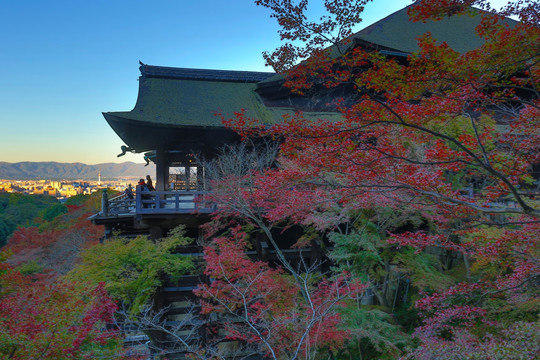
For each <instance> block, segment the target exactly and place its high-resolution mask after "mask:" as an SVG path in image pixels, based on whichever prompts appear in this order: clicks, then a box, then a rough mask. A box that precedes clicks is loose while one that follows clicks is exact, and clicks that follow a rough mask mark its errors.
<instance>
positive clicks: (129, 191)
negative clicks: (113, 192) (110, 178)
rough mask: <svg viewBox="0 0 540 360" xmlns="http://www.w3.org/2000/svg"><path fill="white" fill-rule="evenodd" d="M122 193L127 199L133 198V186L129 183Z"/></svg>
mask: <svg viewBox="0 0 540 360" xmlns="http://www.w3.org/2000/svg"><path fill="white" fill-rule="evenodd" d="M124 193H125V194H126V196H127V198H128V199H129V200H133V186H131V184H129V186H128V187H127V188H126V190H125V191H124Z"/></svg>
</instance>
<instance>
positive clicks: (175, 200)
mask: <svg viewBox="0 0 540 360" xmlns="http://www.w3.org/2000/svg"><path fill="white" fill-rule="evenodd" d="M215 210H216V204H215V203H214V202H212V201H211V200H210V197H209V193H208V192H206V191H176V190H175V191H139V192H137V193H135V194H134V198H133V199H129V198H128V196H127V195H126V194H122V195H119V196H116V197H113V198H111V199H108V198H107V192H106V191H104V192H103V199H102V202H101V212H100V213H99V215H100V216H104V217H108V216H118V215H130V214H132V215H152V214H156V215H157V214H190V213H205V214H209V213H212V212H214V211H215Z"/></svg>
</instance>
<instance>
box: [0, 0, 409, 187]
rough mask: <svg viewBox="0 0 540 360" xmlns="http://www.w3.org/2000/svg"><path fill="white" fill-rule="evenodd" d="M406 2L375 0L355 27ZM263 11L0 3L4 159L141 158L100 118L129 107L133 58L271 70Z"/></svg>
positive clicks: (129, 3)
mask: <svg viewBox="0 0 540 360" xmlns="http://www.w3.org/2000/svg"><path fill="white" fill-rule="evenodd" d="M313 2H314V3H315V4H316V3H322V0H319V1H313ZM410 3H411V1H410V0H375V2H374V3H371V4H369V5H368V7H367V8H366V12H365V13H364V22H363V23H362V24H360V25H359V27H358V29H360V28H362V27H364V26H367V25H369V24H371V23H373V22H374V21H376V20H379V19H381V18H383V17H385V16H386V15H388V14H390V13H392V12H394V11H396V10H399V9H401V8H403V7H404V6H406V5H408V4H410ZM316 5H317V4H316ZM269 15H270V14H269V12H268V10H266V9H264V8H262V7H257V6H255V5H254V3H253V1H252V0H153V1H141V0H91V1H78V0H62V1H60V0H47V1H45V0H3V1H0V33H1V34H2V40H1V41H0V45H1V47H0V70H1V71H2V74H1V75H0V161H7V162H19V161H58V162H83V163H87V164H96V163H103V162H122V161H128V160H129V161H135V162H142V155H126V156H124V157H122V158H117V157H116V154H118V153H119V149H120V146H121V145H123V143H122V141H121V140H120V139H119V138H118V137H117V136H116V134H115V133H114V132H113V131H112V129H111V128H110V127H109V126H108V124H107V123H106V121H105V119H104V118H103V117H102V115H101V112H102V111H128V110H131V109H132V108H133V107H134V105H135V101H136V99H137V90H138V83H137V78H138V76H139V70H138V67H139V65H138V61H139V60H141V61H143V62H144V63H146V64H150V65H161V66H174V67H191V68H207V69H226V70H252V71H271V69H269V68H265V67H264V62H263V60H262V56H261V52H262V51H265V50H273V49H274V48H276V47H277V46H278V45H279V38H278V35H277V24H276V21H275V19H270V17H269ZM0 177H1V174H0Z"/></svg>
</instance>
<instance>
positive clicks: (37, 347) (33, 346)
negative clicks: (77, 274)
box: [0, 264, 119, 360]
mask: <svg viewBox="0 0 540 360" xmlns="http://www.w3.org/2000/svg"><path fill="white" fill-rule="evenodd" d="M0 266H1V267H0V354H1V355H2V358H5V359H21V360H22V359H93V358H96V357H98V356H112V355H113V354H116V353H117V351H118V345H119V342H118V339H117V336H116V333H115V332H114V331H106V330H105V326H106V324H107V323H108V322H111V319H112V316H113V313H114V311H115V310H116V305H115V303H114V302H113V301H112V300H111V299H110V298H109V297H108V296H107V294H106V292H105V290H104V288H103V284H100V285H99V286H97V287H96V288H80V287H78V286H76V285H75V284H73V283H67V282H61V281H58V280H55V279H54V277H52V276H51V275H50V274H41V275H34V276H32V275H24V274H21V273H20V272H18V271H17V270H15V269H13V268H12V267H10V266H9V265H6V264H1V265H0Z"/></svg>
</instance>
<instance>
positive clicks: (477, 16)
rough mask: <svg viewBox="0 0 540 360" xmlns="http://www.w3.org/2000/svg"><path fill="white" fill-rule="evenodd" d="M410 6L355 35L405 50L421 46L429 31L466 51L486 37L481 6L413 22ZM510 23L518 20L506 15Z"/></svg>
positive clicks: (439, 39) (410, 50) (475, 46)
mask: <svg viewBox="0 0 540 360" xmlns="http://www.w3.org/2000/svg"><path fill="white" fill-rule="evenodd" d="M408 9H409V7H406V8H404V9H401V10H399V11H396V12H395V13H393V14H391V15H389V16H387V17H385V18H384V19H382V20H379V21H377V22H376V23H374V24H372V25H370V26H368V27H366V28H365V29H363V30H361V31H359V32H357V33H356V34H355V35H354V36H353V38H354V39H356V40H362V41H365V42H368V43H371V44H375V45H378V46H382V47H385V48H389V49H393V50H397V51H400V52H404V53H413V52H416V51H418V50H419V48H418V40H417V39H418V38H419V37H421V36H422V35H423V34H425V33H427V32H430V33H431V34H432V36H433V38H435V39H437V40H438V41H439V43H440V42H443V41H445V42H446V43H448V45H449V46H450V47H451V48H452V49H454V50H456V51H458V52H460V53H464V52H467V51H470V50H474V49H477V48H479V47H480V46H482V45H483V43H484V40H483V39H482V38H480V37H479V36H478V35H477V34H476V30H475V29H476V27H477V26H478V25H479V24H480V21H481V20H482V16H481V12H482V10H477V9H473V8H471V9H470V14H462V15H454V16H450V17H444V18H442V19H441V20H438V21H435V20H427V21H426V22H421V21H418V22H413V21H411V20H410V19H409V15H408V14H407V10H408ZM505 21H506V22H507V23H509V24H512V23H515V21H513V20H510V19H506V20H505Z"/></svg>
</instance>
